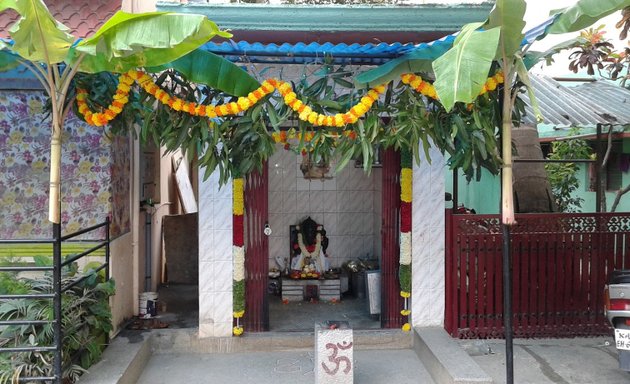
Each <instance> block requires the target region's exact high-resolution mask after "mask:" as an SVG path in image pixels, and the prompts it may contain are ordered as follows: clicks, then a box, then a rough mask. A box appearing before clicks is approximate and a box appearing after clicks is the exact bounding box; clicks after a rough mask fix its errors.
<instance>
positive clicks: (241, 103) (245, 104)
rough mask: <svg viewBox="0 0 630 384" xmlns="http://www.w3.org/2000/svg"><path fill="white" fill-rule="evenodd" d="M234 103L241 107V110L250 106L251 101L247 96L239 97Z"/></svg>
mask: <svg viewBox="0 0 630 384" xmlns="http://www.w3.org/2000/svg"><path fill="white" fill-rule="evenodd" d="M236 103H237V104H238V105H239V107H241V110H243V111H244V110H246V109H247V108H249V107H251V106H252V102H251V101H249V99H248V98H247V97H239V98H238V100H237V101H236Z"/></svg>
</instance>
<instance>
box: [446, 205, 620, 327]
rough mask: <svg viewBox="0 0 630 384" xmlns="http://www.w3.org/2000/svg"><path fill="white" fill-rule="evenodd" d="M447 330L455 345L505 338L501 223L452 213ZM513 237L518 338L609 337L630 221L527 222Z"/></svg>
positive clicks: (615, 216) (604, 216) (613, 217)
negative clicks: (614, 278) (611, 283)
mask: <svg viewBox="0 0 630 384" xmlns="http://www.w3.org/2000/svg"><path fill="white" fill-rule="evenodd" d="M446 218H447V220H446V223H447V228H446V247H447V251H446V311H445V312H446V313H445V324H444V325H445V328H446V330H447V331H448V332H449V333H450V334H451V335H452V336H455V337H460V338H487V337H503V335H504V329H503V315H502V314H503V290H502V287H503V280H502V264H501V263H502V237H501V226H500V224H499V223H500V218H499V216H498V215H453V214H452V213H451V210H447V213H446ZM516 220H517V222H518V225H516V226H514V227H513V229H512V231H511V232H512V271H513V272H512V276H513V281H512V291H513V292H512V301H513V304H512V306H513V319H512V323H513V327H514V335H515V336H516V337H575V336H592V335H600V334H607V333H608V332H609V326H608V323H607V321H606V319H605V317H604V313H603V288H604V284H605V282H606V281H607V278H608V274H609V273H610V271H612V270H614V269H626V268H630V214H628V213H599V214H597V213H586V214H520V215H517V217H516Z"/></svg>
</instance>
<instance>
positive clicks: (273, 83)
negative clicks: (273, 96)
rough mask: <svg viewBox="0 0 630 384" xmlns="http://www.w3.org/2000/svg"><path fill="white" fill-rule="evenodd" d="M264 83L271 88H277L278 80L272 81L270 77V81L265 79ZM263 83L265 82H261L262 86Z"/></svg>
mask: <svg viewBox="0 0 630 384" xmlns="http://www.w3.org/2000/svg"><path fill="white" fill-rule="evenodd" d="M266 81H267V83H269V85H271V86H272V87H277V86H278V80H277V79H274V78H273V77H272V78H271V79H267V80H266ZM264 83H265V82H264V81H263V84H264Z"/></svg>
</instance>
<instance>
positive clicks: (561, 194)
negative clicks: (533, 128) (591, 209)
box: [545, 129, 592, 212]
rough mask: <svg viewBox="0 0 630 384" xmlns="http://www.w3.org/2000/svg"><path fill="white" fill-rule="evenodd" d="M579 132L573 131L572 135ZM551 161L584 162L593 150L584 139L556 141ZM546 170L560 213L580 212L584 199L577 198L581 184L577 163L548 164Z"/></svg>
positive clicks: (553, 144) (552, 147)
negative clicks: (575, 193)
mask: <svg viewBox="0 0 630 384" xmlns="http://www.w3.org/2000/svg"><path fill="white" fill-rule="evenodd" d="M577 133H578V131H577V130H576V129H572V130H571V132H570V135H571V136H573V135H576V134H577ZM551 149H552V152H551V153H550V154H549V156H548V158H549V159H550V160H583V159H588V158H590V156H591V154H592V150H591V147H590V145H588V143H587V142H586V140H583V139H576V138H574V139H571V138H569V139H568V140H562V141H555V142H553V143H552V144H551ZM545 170H546V171H547V174H548V176H549V183H550V184H551V189H552V192H553V197H554V200H555V202H556V206H557V207H558V210H559V211H560V212H579V209H580V208H581V207H582V203H583V202H584V199H582V198H580V197H578V196H575V195H574V192H575V191H576V190H577V189H578V188H579V186H580V182H579V180H578V178H577V177H576V174H577V172H578V167H577V165H576V164H575V163H547V164H545Z"/></svg>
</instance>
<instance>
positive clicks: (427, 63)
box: [354, 35, 455, 87]
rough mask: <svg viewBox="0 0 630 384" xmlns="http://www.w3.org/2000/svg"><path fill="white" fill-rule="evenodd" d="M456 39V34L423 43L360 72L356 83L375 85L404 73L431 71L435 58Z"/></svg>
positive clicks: (355, 80)
mask: <svg viewBox="0 0 630 384" xmlns="http://www.w3.org/2000/svg"><path fill="white" fill-rule="evenodd" d="M453 41H455V36H454V35H449V36H447V37H446V38H444V39H441V40H437V41H435V42H433V43H432V44H421V45H419V46H418V47H417V48H416V49H414V50H413V51H411V52H409V53H407V54H405V55H403V56H400V57H397V58H395V59H393V60H390V61H388V62H387V63H385V64H383V65H381V66H378V67H376V68H374V69H370V70H369V71H366V72H363V73H360V74H359V75H358V76H356V78H355V79H354V82H355V84H357V85H363V86H370V87H371V86H375V85H379V84H383V83H386V82H388V81H391V80H394V79H397V78H398V77H400V75H402V74H403V73H408V72H431V71H432V67H431V63H432V62H433V60H435V59H437V58H438V57H440V56H442V55H443V54H444V53H445V52H446V51H447V50H448V49H449V48H451V47H452V46H453Z"/></svg>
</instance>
